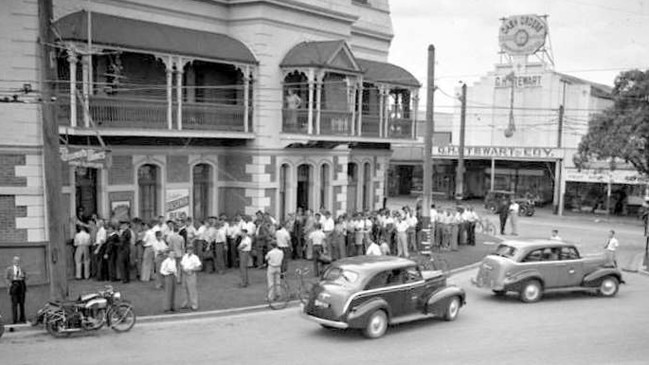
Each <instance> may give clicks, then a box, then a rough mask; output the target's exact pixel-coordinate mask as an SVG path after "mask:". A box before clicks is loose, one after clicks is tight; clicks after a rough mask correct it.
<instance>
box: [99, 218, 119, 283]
mask: <svg viewBox="0 0 649 365" xmlns="http://www.w3.org/2000/svg"><path fill="white" fill-rule="evenodd" d="M115 228H116V227H115V226H114V225H113V223H111V224H110V225H109V226H108V230H107V233H108V238H107V239H106V243H105V244H104V245H105V246H106V249H105V251H104V256H103V257H104V260H105V261H106V266H107V268H108V270H107V271H108V280H110V281H117V254H118V252H119V250H120V245H121V238H120V236H119V233H118V232H117V230H116V229H115Z"/></svg>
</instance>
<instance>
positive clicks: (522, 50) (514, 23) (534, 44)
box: [498, 15, 548, 56]
mask: <svg viewBox="0 0 649 365" xmlns="http://www.w3.org/2000/svg"><path fill="white" fill-rule="evenodd" d="M501 20H502V25H501V26H500V32H499V34H498V42H499V43H500V48H502V50H503V51H505V52H506V53H508V54H510V55H514V56H522V55H529V54H533V53H534V52H536V51H538V50H539V48H541V47H542V46H543V45H544V44H545V37H546V35H547V34H548V24H547V23H546V22H545V19H544V18H543V17H540V16H538V15H514V16H510V17H508V18H503V19H501Z"/></svg>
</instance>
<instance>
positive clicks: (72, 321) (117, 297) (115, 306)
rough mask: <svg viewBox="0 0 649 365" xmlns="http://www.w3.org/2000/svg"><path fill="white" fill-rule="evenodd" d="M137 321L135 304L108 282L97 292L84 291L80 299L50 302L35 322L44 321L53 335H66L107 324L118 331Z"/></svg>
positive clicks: (92, 329) (122, 330) (40, 322)
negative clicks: (134, 309)
mask: <svg viewBox="0 0 649 365" xmlns="http://www.w3.org/2000/svg"><path fill="white" fill-rule="evenodd" d="M135 321H136V317H135V313H134V312H133V306H132V305H131V304H130V303H129V302H127V301H124V300H122V296H121V293H120V292H116V291H114V290H113V287H112V286H110V285H107V286H106V287H105V288H104V290H99V291H97V292H96V293H91V294H85V295H80V296H79V299H77V300H76V301H64V302H47V303H46V304H45V305H44V306H43V308H41V309H40V310H39V311H38V314H37V315H36V319H35V320H34V321H33V322H32V325H34V326H37V325H39V324H42V325H44V326H45V329H46V330H47V332H48V333H49V334H50V335H52V336H54V337H66V336H69V335H70V334H71V333H74V332H81V331H96V330H99V329H101V328H102V327H104V325H107V326H108V327H110V328H111V329H112V330H114V331H115V332H126V331H129V330H130V329H131V328H133V326H134V325H135Z"/></svg>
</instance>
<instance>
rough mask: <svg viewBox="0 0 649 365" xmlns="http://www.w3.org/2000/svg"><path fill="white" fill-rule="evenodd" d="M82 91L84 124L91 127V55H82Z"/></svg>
mask: <svg viewBox="0 0 649 365" xmlns="http://www.w3.org/2000/svg"><path fill="white" fill-rule="evenodd" d="M81 75H82V76H81V78H82V80H83V81H82V83H81V90H82V91H81V92H82V95H83V104H84V105H83V125H84V126H85V127H86V128H90V105H89V104H88V102H89V93H90V80H91V77H90V56H89V55H83V56H82V57H81Z"/></svg>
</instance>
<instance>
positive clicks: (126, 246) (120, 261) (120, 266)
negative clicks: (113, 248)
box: [117, 220, 133, 283]
mask: <svg viewBox="0 0 649 365" xmlns="http://www.w3.org/2000/svg"><path fill="white" fill-rule="evenodd" d="M130 225H131V222H130V221H127V220H122V221H120V222H119V249H118V251H117V272H118V273H119V274H120V275H121V279H122V282H123V283H128V282H129V281H130V275H129V271H130V269H131V265H130V257H131V244H132V242H131V241H133V232H131V229H130Z"/></svg>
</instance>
